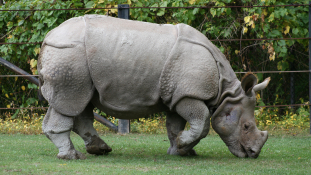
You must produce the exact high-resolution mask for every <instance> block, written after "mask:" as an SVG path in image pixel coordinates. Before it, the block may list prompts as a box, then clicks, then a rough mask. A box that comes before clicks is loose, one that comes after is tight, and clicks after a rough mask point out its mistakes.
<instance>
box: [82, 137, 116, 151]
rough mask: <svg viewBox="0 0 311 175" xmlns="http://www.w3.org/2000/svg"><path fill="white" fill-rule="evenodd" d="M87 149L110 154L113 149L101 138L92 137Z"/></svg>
mask: <svg viewBox="0 0 311 175" xmlns="http://www.w3.org/2000/svg"><path fill="white" fill-rule="evenodd" d="M86 151H87V152H88V153H90V154H96V155H103V154H108V153H109V152H111V151H112V149H111V148H110V147H109V146H108V145H107V144H106V143H105V142H104V141H103V140H102V139H100V138H98V137H97V138H94V137H93V138H92V142H91V143H89V144H87V145H86Z"/></svg>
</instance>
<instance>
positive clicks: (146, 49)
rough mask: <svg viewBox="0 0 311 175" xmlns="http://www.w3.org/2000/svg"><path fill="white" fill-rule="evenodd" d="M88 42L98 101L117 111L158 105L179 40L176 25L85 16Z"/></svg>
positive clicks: (88, 56)
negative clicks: (164, 72)
mask: <svg viewBox="0 0 311 175" xmlns="http://www.w3.org/2000/svg"><path fill="white" fill-rule="evenodd" d="M85 21H86V35H85V38H86V39H85V45H86V53H87V60H88V65H89V70H90V74H91V77H92V81H93V84H94V86H95V88H96V90H97V91H98V95H99V98H98V103H100V104H102V105H103V106H104V107H105V108H106V110H109V109H110V110H111V111H114V112H118V111H119V112H120V111H121V113H122V112H133V113H135V111H137V112H138V113H139V112H142V113H144V112H143V111H148V109H150V108H152V109H155V108H158V107H157V104H158V103H159V101H161V100H160V83H159V79H160V76H161V72H162V69H163V67H164V64H165V61H166V59H167V58H168V55H169V54H170V51H171V49H172V47H173V45H174V43H175V41H176V38H177V31H176V28H175V27H174V26H173V25H158V24H151V23H144V22H137V21H129V20H122V19H116V18H112V17H105V16H96V15H90V16H85Z"/></svg>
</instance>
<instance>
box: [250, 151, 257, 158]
mask: <svg viewBox="0 0 311 175" xmlns="http://www.w3.org/2000/svg"><path fill="white" fill-rule="evenodd" d="M249 152H250V153H251V155H252V157H253V156H255V155H256V152H255V151H254V150H252V149H249Z"/></svg>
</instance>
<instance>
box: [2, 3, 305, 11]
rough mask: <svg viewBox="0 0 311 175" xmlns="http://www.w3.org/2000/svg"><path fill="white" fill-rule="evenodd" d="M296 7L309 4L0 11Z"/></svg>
mask: <svg viewBox="0 0 311 175" xmlns="http://www.w3.org/2000/svg"><path fill="white" fill-rule="evenodd" d="M291 6H292V7H298V6H309V4H288V5H254V6H199V7H196V6H190V7H98V8H68V9H22V10H21V9H19V10H14V9H12V10H10V9H7V10H0V11H59V10H104V9H139V8H141V9H143V8H149V9H150V8H153V9H194V8H200V9H210V8H255V7H260V8H265V7H291Z"/></svg>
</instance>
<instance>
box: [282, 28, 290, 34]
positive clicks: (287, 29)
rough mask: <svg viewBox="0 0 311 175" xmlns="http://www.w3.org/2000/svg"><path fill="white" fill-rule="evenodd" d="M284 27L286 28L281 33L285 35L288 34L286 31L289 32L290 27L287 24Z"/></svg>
mask: <svg viewBox="0 0 311 175" xmlns="http://www.w3.org/2000/svg"><path fill="white" fill-rule="evenodd" d="M285 28H286V29H285V30H284V32H283V33H284V34H285V35H286V34H288V33H289V29H290V27H289V26H286V27H285Z"/></svg>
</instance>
